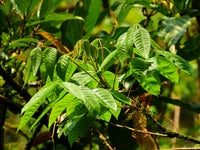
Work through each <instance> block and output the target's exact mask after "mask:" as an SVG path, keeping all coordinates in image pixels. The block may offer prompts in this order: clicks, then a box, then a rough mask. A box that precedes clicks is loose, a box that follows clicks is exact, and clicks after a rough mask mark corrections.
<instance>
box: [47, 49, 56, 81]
mask: <svg viewBox="0 0 200 150" xmlns="http://www.w3.org/2000/svg"><path fill="white" fill-rule="evenodd" d="M56 60H57V50H56V49H55V48H49V49H48V53H47V55H46V59H45V67H46V70H47V74H48V75H49V77H50V78H51V80H52V81H53V74H54V67H55V64H56Z"/></svg>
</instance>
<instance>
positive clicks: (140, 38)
mask: <svg viewBox="0 0 200 150" xmlns="http://www.w3.org/2000/svg"><path fill="white" fill-rule="evenodd" d="M133 41H134V44H135V47H136V48H137V50H138V52H139V53H140V54H141V55H142V56H143V57H144V58H145V59H148V58H149V52H150V47H151V40H150V35H149V32H148V31H147V30H146V29H144V28H139V29H137V30H136V31H135V32H134V38H133Z"/></svg>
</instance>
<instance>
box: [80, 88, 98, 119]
mask: <svg viewBox="0 0 200 150" xmlns="http://www.w3.org/2000/svg"><path fill="white" fill-rule="evenodd" d="M80 89H81V90H82V93H83V95H84V99H83V102H84V104H85V106H86V108H87V109H88V110H89V111H90V112H91V113H92V114H94V115H97V114H99V113H100V104H99V99H98V98H97V97H96V95H95V94H94V93H93V92H92V90H91V89H89V88H88V87H86V86H80Z"/></svg>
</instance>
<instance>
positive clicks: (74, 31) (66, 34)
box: [60, 19, 84, 50]
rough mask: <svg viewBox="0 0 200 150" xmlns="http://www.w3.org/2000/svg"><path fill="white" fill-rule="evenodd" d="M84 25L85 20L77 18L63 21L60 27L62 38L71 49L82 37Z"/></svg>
mask: <svg viewBox="0 0 200 150" xmlns="http://www.w3.org/2000/svg"><path fill="white" fill-rule="evenodd" d="M83 25H84V22H83V21H82V20H77V19H72V20H67V21H65V22H63V23H62V25H61V27H60V30H61V35H62V36H61V39H62V41H63V44H64V45H67V47H68V48H69V49H70V50H73V48H74V45H75V44H76V42H77V41H78V40H80V39H81V38H82V33H83V28H82V27H83Z"/></svg>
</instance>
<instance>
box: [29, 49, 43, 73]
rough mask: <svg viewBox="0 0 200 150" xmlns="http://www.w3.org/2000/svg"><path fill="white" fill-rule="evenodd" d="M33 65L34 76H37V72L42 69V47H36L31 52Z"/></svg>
mask: <svg viewBox="0 0 200 150" xmlns="http://www.w3.org/2000/svg"><path fill="white" fill-rule="evenodd" d="M30 57H31V64H32V69H33V76H36V74H37V71H38V69H39V67H40V63H41V60H42V50H41V48H40V47H36V48H34V49H33V50H32V51H31V54H30Z"/></svg>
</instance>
